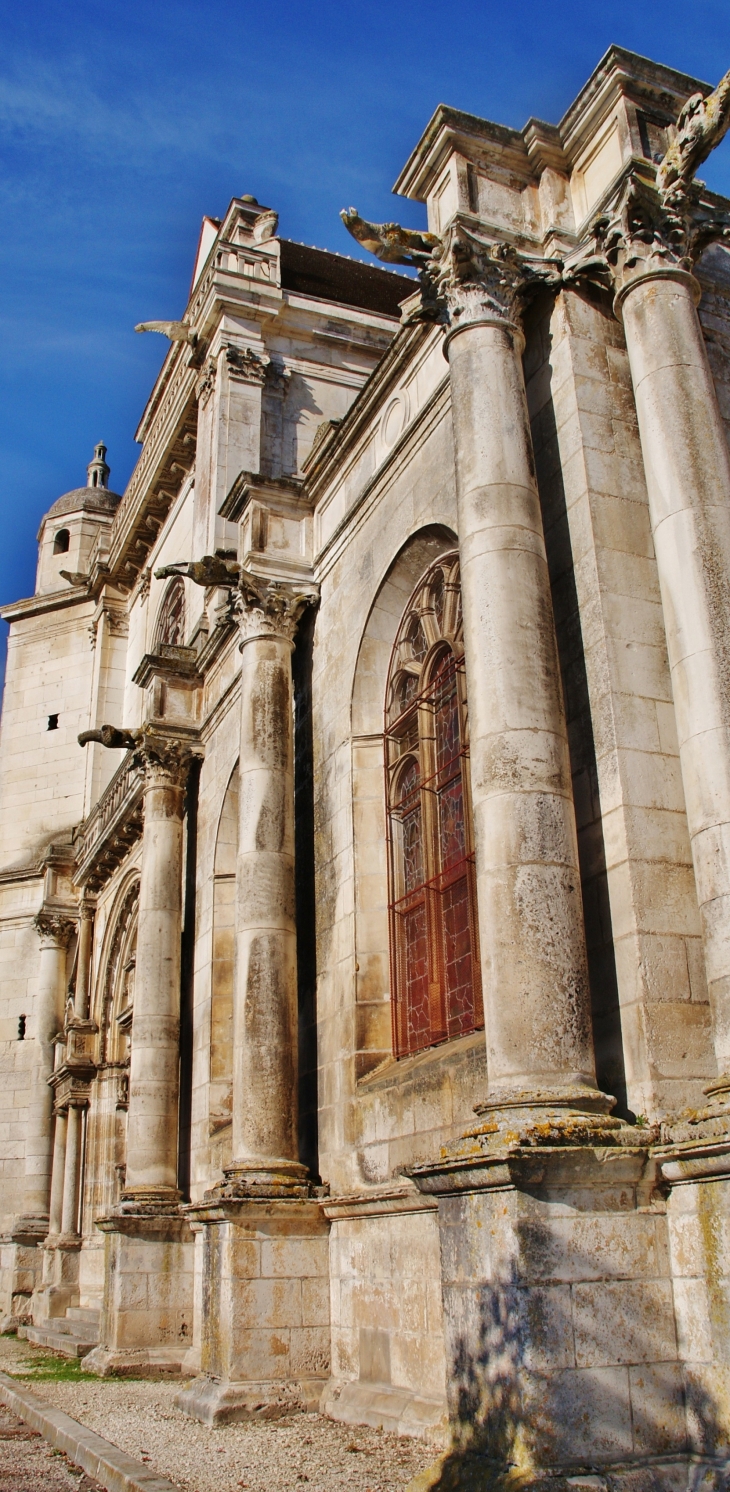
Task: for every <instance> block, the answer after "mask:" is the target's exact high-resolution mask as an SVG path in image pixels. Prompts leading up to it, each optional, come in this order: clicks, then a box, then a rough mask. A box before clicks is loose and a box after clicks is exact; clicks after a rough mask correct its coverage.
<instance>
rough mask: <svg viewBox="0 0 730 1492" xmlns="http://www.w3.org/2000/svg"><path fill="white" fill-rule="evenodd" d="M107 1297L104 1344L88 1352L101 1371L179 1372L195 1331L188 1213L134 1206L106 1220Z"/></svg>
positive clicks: (89, 1362)
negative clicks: (134, 1210)
mask: <svg viewBox="0 0 730 1492" xmlns="http://www.w3.org/2000/svg"><path fill="white" fill-rule="evenodd" d="M97 1226H99V1227H101V1228H102V1231H103V1232H104V1234H105V1244H106V1251H105V1260H104V1301H103V1306H102V1313H101V1323H100V1334H99V1346H98V1347H95V1348H94V1349H93V1351H92V1352H90V1353H89V1354H88V1356H87V1357H85V1358H84V1365H85V1367H86V1368H87V1370H88V1371H89V1372H93V1373H98V1374H99V1375H100V1377H105V1376H107V1375H108V1374H111V1373H113V1374H124V1373H131V1374H132V1375H134V1376H144V1375H145V1374H149V1373H152V1374H158V1373H166V1374H173V1375H177V1374H179V1373H180V1371H181V1367H182V1363H183V1359H184V1357H185V1354H186V1352H187V1351H188V1348H189V1347H190V1345H191V1342H192V1338H193V1235H192V1233H191V1232H190V1229H189V1227H188V1225H187V1222H186V1221H185V1219H184V1218H183V1217H179V1216H175V1215H174V1214H172V1213H171V1214H170V1215H168V1216H165V1215H164V1214H160V1213H158V1214H142V1213H138V1214H137V1215H134V1214H131V1213H127V1214H125V1215H124V1216H121V1215H119V1216H114V1217H110V1218H106V1219H103V1220H101V1221H100V1222H99V1223H98V1224H97Z"/></svg>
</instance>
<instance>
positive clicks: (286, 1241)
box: [176, 1196, 330, 1424]
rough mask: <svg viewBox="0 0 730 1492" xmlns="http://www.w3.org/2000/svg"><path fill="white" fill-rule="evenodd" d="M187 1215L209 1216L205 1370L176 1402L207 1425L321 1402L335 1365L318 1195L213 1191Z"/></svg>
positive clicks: (201, 1219)
mask: <svg viewBox="0 0 730 1492" xmlns="http://www.w3.org/2000/svg"><path fill="white" fill-rule="evenodd" d="M186 1215H187V1216H188V1217H189V1218H190V1220H191V1222H197V1223H203V1224H205V1227H204V1235H205V1236H204V1242H203V1265H202V1290H201V1306H202V1319H200V1320H198V1321H197V1322H196V1336H197V1335H198V1333H199V1334H200V1376H199V1377H198V1378H196V1379H195V1380H194V1382H193V1383H192V1384H191V1385H190V1386H189V1387H188V1388H186V1389H184V1390H183V1391H182V1393H180V1394H179V1395H178V1398H177V1400H176V1403H177V1404H178V1406H179V1407H180V1408H181V1409H184V1410H185V1412H186V1413H187V1414H190V1415H192V1416H194V1417H195V1418H196V1419H202V1420H204V1421H205V1422H206V1423H208V1424H222V1423H226V1422H227V1421H230V1420H236V1419H245V1418H247V1417H248V1416H253V1417H255V1416H261V1417H263V1418H272V1417H277V1416H279V1415H282V1414H288V1413H295V1412H297V1411H299V1410H301V1409H303V1408H307V1409H316V1408H317V1407H318V1405H319V1398H320V1395H321V1393H322V1390H323V1388H324V1386H325V1384H326V1382H327V1379H328V1376H329V1367H330V1313H329V1254H328V1232H329V1226H328V1223H327V1220H326V1218H325V1217H324V1216H323V1214H322V1211H321V1208H320V1205H319V1203H318V1202H316V1201H311V1202H309V1201H302V1200H299V1199H290V1200H287V1201H281V1200H280V1201H273V1200H267V1199H265V1198H262V1199H253V1198H251V1199H249V1200H246V1201H226V1200H224V1199H216V1198H215V1197H214V1196H211V1199H210V1201H209V1203H207V1204H206V1203H202V1204H199V1205H198V1206H195V1207H190V1208H187V1209H186Z"/></svg>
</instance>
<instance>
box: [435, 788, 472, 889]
mask: <svg viewBox="0 0 730 1492" xmlns="http://www.w3.org/2000/svg"><path fill="white" fill-rule="evenodd" d="M438 805H439V851H440V857H441V870H449V869H450V868H451V866H452V865H456V864H457V863H458V861H459V860H463V859H464V856H465V854H466V828H465V825H464V795H463V792H462V787H461V772H459V773H458V774H457V776H456V777H454V778H453V780H452V781H451V782H450V783H449V785H448V787H445V788H442V789H441V791H440V792H439V795H438Z"/></svg>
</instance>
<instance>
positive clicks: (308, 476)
mask: <svg viewBox="0 0 730 1492" xmlns="http://www.w3.org/2000/svg"><path fill="white" fill-rule="evenodd" d="M432 331H433V327H432V325H431V324H430V323H425V322H417V323H416V324H415V325H414V326H407V327H402V328H401V330H400V331H399V332H398V333H397V334H396V336H395V337H394V339H393V341H392V342H391V344H390V347H389V348H388V350H387V352H385V353H384V354H383V356H382V357H381V359H380V362H379V363H378V364H377V365H376V367H375V368H374V369H373V371H372V373H371V374H370V377H369V378H368V380H367V382H366V383H365V384H364V385H363V388H362V389H361V390H360V393H359V394H358V395H357V398H356V399H355V400H354V401H353V403H352V404H351V405H350V408H349V410H348V412H347V414H346V415H345V416H344V418H343V420H342V421H341V422H340V424H339V425H337V426H336V427H335V426H333V427H332V433H331V434H330V435H327V436H326V437H325V439H324V440H323V441H322V442H321V444H320V446H319V448H316V447H315V449H314V451H313V453H312V455H310V457H309V460H308V462H307V464H306V473H305V490H306V495H307V497H308V498H309V500H310V502H311V503H312V506H313V507H314V508H316V506H317V503H318V502H319V501H320V500H321V498H322V497H323V496H324V494H325V492H326V491H327V488H328V487H329V485H330V482H331V481H332V478H333V477H335V476H336V475H337V474H338V472H339V470H340V468H341V467H342V465H343V463H344V462H345V461H346V460H347V457H348V456H349V455H350V454H351V453H352V451H353V450H354V448H355V446H356V445H357V442H358V440H360V438H361V436H362V435H363V433H364V431H365V429H366V427H367V426H368V425H369V424H370V423H371V422H372V419H373V416H374V414H375V412H376V411H377V410H378V409H379V407H380V405H381V404H382V403H383V401H384V399H385V398H386V397H387V394H388V392H389V390H390V389H391V388H392V386H393V384H394V382H395V381H396V379H397V378H399V377H400V375H401V374H402V373H403V372H404V370H405V368H406V367H407V366H408V364H409V362H410V361H411V359H412V358H413V357H414V356H415V354H416V353H417V352H418V351H419V350H420V348H421V347H422V346H423V344H424V342H425V341H426V340H427V338H428V336H429V335H430V334H431V333H432ZM444 367H445V365H444ZM313 458H314V459H313Z"/></svg>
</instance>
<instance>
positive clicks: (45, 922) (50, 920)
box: [33, 911, 76, 948]
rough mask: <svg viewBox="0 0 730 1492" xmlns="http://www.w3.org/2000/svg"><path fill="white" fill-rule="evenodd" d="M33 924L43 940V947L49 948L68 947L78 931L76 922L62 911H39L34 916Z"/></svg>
mask: <svg viewBox="0 0 730 1492" xmlns="http://www.w3.org/2000/svg"><path fill="white" fill-rule="evenodd" d="M33 926H34V928H35V930H36V932H37V933H38V936H39V938H40V940H41V947H43V946H45V947H48V948H68V945H69V943H70V942H71V939H72V937H73V935H74V933H75V931H76V923H75V922H74V921H72V920H71V918H70V917H64V916H63V914H62V913H60V912H50V911H41V912H37V913H36V915H35V917H34V918H33Z"/></svg>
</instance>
